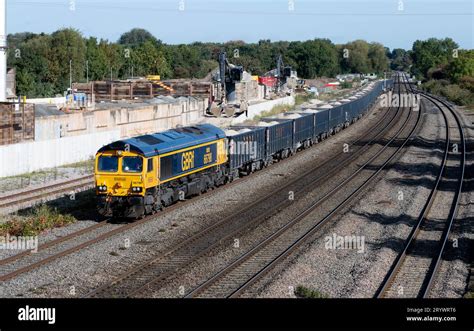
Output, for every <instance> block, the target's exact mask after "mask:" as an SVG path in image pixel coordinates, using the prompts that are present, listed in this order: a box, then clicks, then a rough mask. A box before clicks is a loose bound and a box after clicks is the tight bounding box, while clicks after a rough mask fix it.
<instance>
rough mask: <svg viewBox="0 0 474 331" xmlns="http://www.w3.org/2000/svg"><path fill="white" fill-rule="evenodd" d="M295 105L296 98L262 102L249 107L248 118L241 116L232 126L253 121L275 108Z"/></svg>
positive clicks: (234, 120)
mask: <svg viewBox="0 0 474 331" xmlns="http://www.w3.org/2000/svg"><path fill="white" fill-rule="evenodd" d="M294 104H295V97H294V96H288V97H285V98H280V99H275V100H269V101H264V102H260V103H257V104H254V105H251V106H249V110H248V113H247V114H248V116H245V114H242V115H240V116H239V117H236V118H234V119H232V122H231V124H232V125H235V124H240V123H242V122H244V121H245V120H248V119H249V120H251V119H253V118H254V117H255V116H257V115H260V114H261V113H262V112H264V111H269V110H271V109H272V108H273V107H275V106H281V105H291V106H292V105H294Z"/></svg>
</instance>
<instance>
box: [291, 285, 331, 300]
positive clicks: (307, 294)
mask: <svg viewBox="0 0 474 331" xmlns="http://www.w3.org/2000/svg"><path fill="white" fill-rule="evenodd" d="M295 295H296V296H297V297H298V298H305V299H324V298H328V296H327V295H325V294H323V293H321V292H319V291H317V290H313V289H310V288H307V287H305V286H302V285H298V287H296V289H295Z"/></svg>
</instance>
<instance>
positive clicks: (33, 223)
mask: <svg viewBox="0 0 474 331" xmlns="http://www.w3.org/2000/svg"><path fill="white" fill-rule="evenodd" d="M76 221H77V220H76V219H75V218H74V217H73V216H71V215H63V214H61V213H59V212H58V210H57V209H53V208H51V207H49V206H47V205H41V206H38V207H36V208H34V209H32V211H31V213H30V214H29V215H25V216H23V217H20V216H14V217H13V218H12V219H10V220H8V221H6V222H4V223H1V224H0V236H6V235H7V234H8V235H10V236H25V237H26V236H37V235H38V234H40V233H42V232H43V231H45V230H49V229H54V228H59V227H63V226H65V225H68V224H72V223H75V222H76Z"/></svg>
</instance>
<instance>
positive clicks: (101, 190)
mask: <svg viewBox="0 0 474 331" xmlns="http://www.w3.org/2000/svg"><path fill="white" fill-rule="evenodd" d="M97 190H99V191H100V192H105V191H107V186H105V185H101V186H98V187H97Z"/></svg>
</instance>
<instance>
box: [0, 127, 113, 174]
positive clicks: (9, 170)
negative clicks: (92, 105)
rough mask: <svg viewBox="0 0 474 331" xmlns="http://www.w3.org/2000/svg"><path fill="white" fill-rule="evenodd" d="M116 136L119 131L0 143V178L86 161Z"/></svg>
mask: <svg viewBox="0 0 474 331" xmlns="http://www.w3.org/2000/svg"><path fill="white" fill-rule="evenodd" d="M118 139H120V130H114V131H105V132H97V133H91V134H86V135H81V136H76V137H65V138H61V139H54V140H43V141H32V142H26V143H20V144H13V145H5V146H0V177H7V176H15V175H20V174H24V173H29V172H33V171H38V170H41V169H46V168H52V167H57V166H61V165H65V164H70V163H75V162H81V161H86V160H88V159H89V158H90V157H92V156H93V155H95V153H96V152H97V150H98V149H99V148H100V147H102V146H103V145H106V144H109V143H111V142H113V141H115V140H118Z"/></svg>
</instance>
